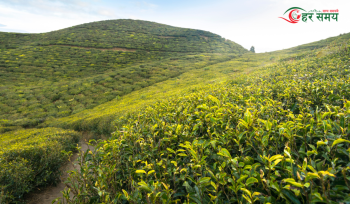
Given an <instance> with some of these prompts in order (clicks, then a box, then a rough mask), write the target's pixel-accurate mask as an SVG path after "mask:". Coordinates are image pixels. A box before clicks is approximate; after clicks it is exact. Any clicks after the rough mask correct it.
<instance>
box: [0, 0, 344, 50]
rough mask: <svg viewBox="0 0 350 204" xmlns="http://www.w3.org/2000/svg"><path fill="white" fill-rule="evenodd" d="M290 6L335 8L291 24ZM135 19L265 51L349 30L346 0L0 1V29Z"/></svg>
mask: <svg viewBox="0 0 350 204" xmlns="http://www.w3.org/2000/svg"><path fill="white" fill-rule="evenodd" d="M291 7H300V8H303V9H305V10H306V11H310V10H313V9H316V10H325V9H327V10H331V9H332V10H333V9H338V10H339V16H338V21H335V20H331V21H324V22H320V21H319V20H317V18H316V16H314V17H313V20H314V22H311V21H308V22H302V21H300V22H298V23H296V24H291V23H288V22H286V21H285V20H283V19H281V18H279V17H285V18H288V16H286V15H287V14H285V15H283V14H284V12H285V11H286V10H287V9H289V8H291ZM110 19H138V20H147V21H153V22H157V23H163V24H167V25H171V26H177V27H183V28H193V29H200V30H205V31H210V32H212V33H215V34H218V35H220V36H222V37H224V38H226V39H229V40H232V41H234V42H236V43H238V44H240V45H242V46H243V47H244V48H246V49H250V47H251V46H254V47H255V51H256V52H258V53H259V52H270V51H275V50H281V49H286V48H290V47H294V46H297V45H301V44H305V43H310V42H314V41H318V40H322V39H325V38H328V37H332V36H337V35H339V34H343V33H348V32H350V26H349V25H350V1H349V0H215V1H213V0H212V1H209V0H201V1H199V0H176V1H173V0H127V1H126V0H123V1H122V0H0V31H3V32H21V33H43V32H50V31H54V30H59V29H63V28H67V27H71V26H74V25H79V24H82V23H89V22H94V21H101V20H110Z"/></svg>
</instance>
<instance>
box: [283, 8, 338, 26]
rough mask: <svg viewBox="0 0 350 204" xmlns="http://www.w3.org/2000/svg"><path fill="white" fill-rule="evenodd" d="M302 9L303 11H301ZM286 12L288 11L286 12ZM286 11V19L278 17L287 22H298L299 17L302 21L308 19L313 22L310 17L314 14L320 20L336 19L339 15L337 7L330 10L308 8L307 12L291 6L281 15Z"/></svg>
mask: <svg viewBox="0 0 350 204" xmlns="http://www.w3.org/2000/svg"><path fill="white" fill-rule="evenodd" d="M302 11H304V12H302ZM287 12H288V13H287ZM286 13H287V15H288V19H287V18H283V17H279V18H282V19H283V20H285V21H287V22H289V23H294V24H295V23H298V22H299V21H300V19H301V20H302V21H303V22H307V21H308V20H310V21H311V22H314V21H313V20H312V17H313V16H314V15H315V16H316V18H317V19H318V20H319V21H320V22H323V21H327V20H328V21H329V22H330V21H331V20H335V21H338V15H339V10H338V9H332V10H322V11H321V10H316V9H314V10H310V11H309V12H307V11H305V10H304V9H302V8H299V7H292V8H290V9H288V10H287V11H286V12H284V14H283V15H285V14H286Z"/></svg>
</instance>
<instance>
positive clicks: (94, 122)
mask: <svg viewBox="0 0 350 204" xmlns="http://www.w3.org/2000/svg"><path fill="white" fill-rule="evenodd" d="M349 37H350V34H346V35H341V36H338V37H331V38H328V39H325V40H321V41H317V42H313V43H308V44H305V45H300V46H297V47H294V48H290V49H286V50H280V51H275V52H269V53H259V54H252V53H246V54H244V55H242V56H241V57H239V58H235V59H232V60H230V61H227V62H222V63H218V64H214V65H211V66H207V67H204V68H201V69H198V70H193V71H189V72H186V73H184V74H182V75H179V76H178V77H176V78H174V79H170V80H166V81H164V82H161V83H157V84H155V85H153V86H150V87H147V88H144V89H141V90H138V91H136V92H133V93H131V94H128V95H126V96H124V97H121V98H120V99H118V100H112V101H110V102H108V103H105V104H102V105H100V106H97V107H95V108H93V109H91V110H86V111H82V112H80V113H78V114H74V115H72V116H69V117H64V118H61V119H57V120H56V119H54V120H51V121H47V122H46V123H45V124H43V126H57V127H64V128H70V129H75V130H84V131H93V132H96V133H98V134H107V135H108V134H109V133H111V132H113V131H114V123H113V121H114V120H116V119H117V118H118V117H120V116H121V115H123V114H125V112H129V111H132V112H134V111H135V109H136V110H137V109H139V108H141V107H144V106H146V105H148V104H152V103H155V102H156V101H159V100H162V99H167V98H170V97H176V96H177V95H179V94H184V93H191V92H195V91H198V90H199V89H201V88H200V87H201V86H203V85H205V84H208V83H214V82H223V81H227V80H232V79H235V80H239V78H240V77H241V76H244V75H247V74H250V73H251V72H252V71H255V70H256V69H260V68H262V67H264V66H265V65H267V64H271V63H275V62H279V61H290V60H296V59H303V58H305V57H309V56H315V55H317V54H318V55H320V53H321V54H322V55H324V54H327V53H328V52H330V51H329V49H326V46H327V45H333V46H335V45H340V44H342V43H344V42H347V41H346V40H347V39H349ZM315 48H316V51H315V52H311V50H314V49H315ZM321 48H325V49H321ZM326 50H328V51H326Z"/></svg>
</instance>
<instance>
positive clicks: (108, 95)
mask: <svg viewBox="0 0 350 204" xmlns="http://www.w3.org/2000/svg"><path fill="white" fill-rule="evenodd" d="M246 52H247V50H245V49H244V48H243V47H242V46H240V45H238V44H236V43H234V42H232V41H228V40H225V39H224V38H221V37H220V36H219V35H216V34H213V33H210V32H207V31H202V30H194V29H186V28H178V27H173V26H168V25H163V24H159V23H153V22H148V21H139V20H109V21H100V22H93V23H87V24H82V25H78V26H73V27H70V28H66V29H62V30H58V31H53V32H49V33H42V34H19V33H3V32H0V80H1V82H2V83H1V84H0V126H1V125H3V126H7V127H13V128H17V127H35V126H36V125H37V124H40V123H42V122H43V121H45V120H47V118H51V119H52V118H57V117H64V116H69V115H71V114H75V113H78V112H80V111H82V110H85V109H91V108H93V107H95V106H97V105H99V104H103V103H105V102H108V101H110V100H113V99H116V98H119V97H121V96H123V95H125V94H128V93H131V92H133V91H136V90H139V89H141V88H144V87H148V86H150V85H152V84H155V83H157V82H161V81H164V80H167V79H169V78H174V77H177V76H179V75H180V74H182V73H185V72H187V71H189V70H192V69H198V68H202V67H204V66H207V65H210V64H215V63H218V62H222V61H227V60H230V59H233V58H235V57H238V56H240V55H241V54H243V53H246ZM7 129H8V128H7ZM10 129H11V128H10ZM3 131H4V130H3ZM0 132H1V131H0Z"/></svg>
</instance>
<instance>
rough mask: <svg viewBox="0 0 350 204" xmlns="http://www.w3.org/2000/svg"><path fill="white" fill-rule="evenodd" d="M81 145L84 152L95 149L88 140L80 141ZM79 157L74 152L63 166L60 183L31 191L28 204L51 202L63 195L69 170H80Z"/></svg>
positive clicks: (47, 203) (27, 200) (46, 203)
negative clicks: (77, 161)
mask: <svg viewBox="0 0 350 204" xmlns="http://www.w3.org/2000/svg"><path fill="white" fill-rule="evenodd" d="M79 146H80V147H81V150H82V151H83V152H85V151H87V150H88V149H90V150H93V149H94V147H93V146H89V145H87V143H86V142H84V141H83V140H81V141H80V142H79ZM77 158H78V153H74V154H73V155H72V157H71V158H70V161H69V162H68V163H67V164H65V165H64V166H63V167H62V172H63V174H62V176H61V181H60V183H58V184H57V186H50V187H47V188H45V189H42V190H39V189H38V190H37V191H35V192H33V193H30V195H29V196H28V198H27V199H26V203H27V204H51V203H52V201H53V200H55V199H56V198H59V197H62V193H61V191H63V190H64V188H65V187H66V186H65V184H64V183H63V182H64V181H65V180H66V179H67V178H68V173H67V171H71V170H74V169H78V171H80V166H78V165H74V164H75V163H76V162H75V161H76V160H77Z"/></svg>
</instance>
